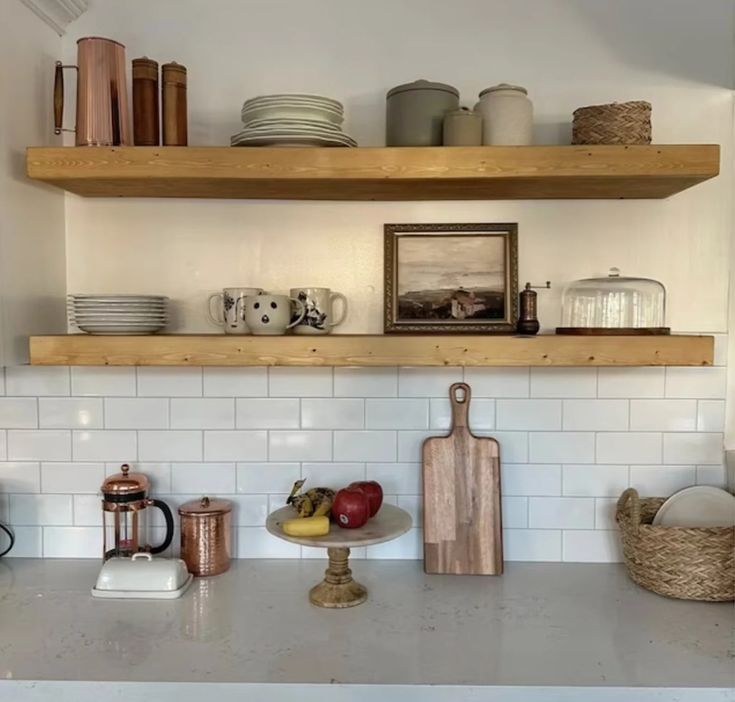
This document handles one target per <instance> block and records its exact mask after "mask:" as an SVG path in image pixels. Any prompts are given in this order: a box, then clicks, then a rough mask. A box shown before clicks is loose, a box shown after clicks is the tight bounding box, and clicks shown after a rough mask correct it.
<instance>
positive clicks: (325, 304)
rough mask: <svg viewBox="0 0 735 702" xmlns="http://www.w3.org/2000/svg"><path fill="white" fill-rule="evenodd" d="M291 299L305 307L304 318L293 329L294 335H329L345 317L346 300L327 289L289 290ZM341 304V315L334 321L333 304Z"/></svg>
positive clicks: (341, 295) (340, 294)
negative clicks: (335, 302)
mask: <svg viewBox="0 0 735 702" xmlns="http://www.w3.org/2000/svg"><path fill="white" fill-rule="evenodd" d="M291 297H292V298H296V299H297V300H298V301H299V302H302V303H303V304H304V307H306V314H304V318H303V319H302V320H301V321H300V322H299V323H298V324H297V325H296V327H294V330H293V331H294V334H329V333H330V332H331V331H332V327H336V326H337V325H338V324H342V322H344V321H345V317H346V316H347V298H346V297H345V296H344V295H343V294H342V293H338V292H332V291H331V290H330V289H329V288H291ZM335 300H339V301H340V302H341V303H342V314H340V315H339V317H337V318H336V319H335V316H334V309H333V304H334V301H335Z"/></svg>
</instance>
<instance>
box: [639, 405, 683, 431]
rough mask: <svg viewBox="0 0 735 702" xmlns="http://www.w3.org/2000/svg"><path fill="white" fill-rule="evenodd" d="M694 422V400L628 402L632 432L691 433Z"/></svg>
mask: <svg viewBox="0 0 735 702" xmlns="http://www.w3.org/2000/svg"><path fill="white" fill-rule="evenodd" d="M696 421H697V401H696V400H631V401H630V428H631V429H632V430H633V431H693V430H694V428H695V424H696Z"/></svg>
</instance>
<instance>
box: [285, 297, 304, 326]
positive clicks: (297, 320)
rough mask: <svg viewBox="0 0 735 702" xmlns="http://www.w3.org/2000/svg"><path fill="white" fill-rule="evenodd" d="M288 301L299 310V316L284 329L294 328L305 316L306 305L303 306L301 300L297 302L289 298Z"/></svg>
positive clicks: (293, 298)
mask: <svg viewBox="0 0 735 702" xmlns="http://www.w3.org/2000/svg"><path fill="white" fill-rule="evenodd" d="M288 299H289V300H291V302H295V303H296V304H297V305H298V306H299V307H300V308H301V314H300V315H299V316H298V317H296V319H294V320H293V322H291V324H289V325H288V326H287V327H286V329H291V328H292V327H295V326H296V325H297V324H298V323H299V322H300V321H301V320H302V319H303V318H304V315H305V314H306V305H304V303H303V302H301V300H297V299H296V298H295V297H289V298H288Z"/></svg>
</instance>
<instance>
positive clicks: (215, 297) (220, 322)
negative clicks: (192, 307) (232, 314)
mask: <svg viewBox="0 0 735 702" xmlns="http://www.w3.org/2000/svg"><path fill="white" fill-rule="evenodd" d="M222 297H223V294H222V293H221V292H220V293H212V294H211V295H210V296H209V301H208V307H207V317H209V321H210V322H212V324H214V325H215V326H218V327H224V326H225V320H224V319H220V318H219V315H215V314H213V313H212V302H213V301H214V300H221V299H222Z"/></svg>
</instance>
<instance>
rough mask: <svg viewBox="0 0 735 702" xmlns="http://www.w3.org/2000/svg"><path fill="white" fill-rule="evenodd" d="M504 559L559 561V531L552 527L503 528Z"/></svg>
mask: <svg viewBox="0 0 735 702" xmlns="http://www.w3.org/2000/svg"><path fill="white" fill-rule="evenodd" d="M503 557H504V558H505V560H506V561H560V560H561V531H555V530H553V529H504V530H503Z"/></svg>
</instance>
